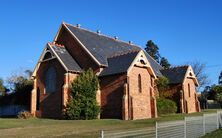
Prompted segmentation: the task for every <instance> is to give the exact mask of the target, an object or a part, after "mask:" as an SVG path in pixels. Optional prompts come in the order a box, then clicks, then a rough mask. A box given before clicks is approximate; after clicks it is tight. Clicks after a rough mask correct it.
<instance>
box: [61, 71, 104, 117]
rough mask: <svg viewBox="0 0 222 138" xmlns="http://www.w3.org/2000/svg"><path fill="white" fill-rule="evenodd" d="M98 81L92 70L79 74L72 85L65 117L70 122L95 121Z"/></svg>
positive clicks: (98, 110)
mask: <svg viewBox="0 0 222 138" xmlns="http://www.w3.org/2000/svg"><path fill="white" fill-rule="evenodd" d="M98 89H99V80H98V78H97V76H96V75H95V74H94V72H93V70H92V69H89V70H87V71H85V72H83V73H82V74H80V75H79V76H78V77H77V78H76V79H75V80H74V81H73V83H72V87H71V90H72V91H71V100H70V101H69V103H68V105H67V108H66V112H65V117H66V118H67V119H71V120H80V119H81V120H89V119H96V118H97V117H98V114H99V112H100V108H99V106H98V104H97V101H96V92H97V90H98Z"/></svg>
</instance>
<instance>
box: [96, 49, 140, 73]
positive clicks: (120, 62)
mask: <svg viewBox="0 0 222 138" xmlns="http://www.w3.org/2000/svg"><path fill="white" fill-rule="evenodd" d="M138 53H139V51H134V52H131V53H125V54H122V55H116V56H113V57H110V58H108V59H107V60H108V64H109V67H107V68H105V69H104V70H103V71H102V72H101V73H100V75H99V76H107V75H114V74H120V73H126V72H127V70H128V69H129V67H130V65H131V64H132V62H133V61H134V59H135V58H136V56H137V55H138Z"/></svg>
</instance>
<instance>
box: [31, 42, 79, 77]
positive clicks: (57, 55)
mask: <svg viewBox="0 0 222 138" xmlns="http://www.w3.org/2000/svg"><path fill="white" fill-rule="evenodd" d="M53 59H57V60H58V61H59V62H60V64H61V65H62V66H63V67H64V69H65V70H66V71H67V72H77V73H78V72H81V71H82V69H81V67H80V66H79V65H78V63H77V62H76V61H75V59H73V58H72V56H71V55H70V54H69V52H68V51H67V50H66V49H65V47H64V46H61V45H57V44H55V43H47V45H46V48H45V49H44V51H43V53H42V55H41V57H40V59H39V62H38V63H37V65H36V67H35V70H34V72H33V75H32V76H33V77H34V76H35V75H36V72H37V70H38V68H39V66H40V64H41V63H42V62H47V61H49V60H53Z"/></svg>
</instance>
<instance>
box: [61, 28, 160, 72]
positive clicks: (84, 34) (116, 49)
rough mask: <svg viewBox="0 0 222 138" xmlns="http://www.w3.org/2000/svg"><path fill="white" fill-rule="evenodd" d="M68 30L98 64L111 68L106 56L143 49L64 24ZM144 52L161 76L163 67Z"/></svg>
mask: <svg viewBox="0 0 222 138" xmlns="http://www.w3.org/2000/svg"><path fill="white" fill-rule="evenodd" d="M65 25H66V26H67V27H68V28H69V29H70V31H71V32H72V33H73V34H74V35H75V36H76V37H77V38H78V39H79V40H80V41H81V43H82V44H83V45H84V46H85V47H86V48H87V49H88V50H89V52H90V53H91V54H92V55H93V56H94V57H95V58H96V59H97V60H98V61H99V62H100V64H102V65H105V66H108V68H112V66H111V65H110V63H109V61H108V57H111V56H113V55H115V54H116V55H120V54H123V53H129V52H131V51H139V50H143V49H142V48H140V47H139V46H136V45H132V44H129V43H126V42H123V41H119V40H115V39H114V38H110V37H107V36H104V35H101V34H97V33H94V32H91V31H88V30H85V29H81V28H78V27H75V26H72V25H69V24H65ZM144 52H145V51H144ZM145 54H146V57H147V59H148V61H149V62H150V65H151V67H152V68H153V70H154V73H155V74H156V76H162V74H161V72H160V70H161V69H163V68H162V67H161V66H160V65H159V64H158V63H157V62H156V61H154V60H153V59H152V57H150V56H149V54H147V53H146V52H145Z"/></svg>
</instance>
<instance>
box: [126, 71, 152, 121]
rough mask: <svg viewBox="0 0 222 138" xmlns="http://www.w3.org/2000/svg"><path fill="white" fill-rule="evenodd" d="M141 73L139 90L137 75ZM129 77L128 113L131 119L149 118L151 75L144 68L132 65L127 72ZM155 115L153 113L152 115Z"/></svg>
mask: <svg viewBox="0 0 222 138" xmlns="http://www.w3.org/2000/svg"><path fill="white" fill-rule="evenodd" d="M139 74H140V75H141V87H142V89H141V92H140V91H139V86H138V75H139ZM128 77H129V82H128V83H129V95H130V99H131V100H130V101H131V105H130V106H131V108H130V110H131V111H129V113H130V114H131V117H130V118H131V119H133V120H135V119H146V118H151V117H152V115H151V112H152V111H151V109H155V107H153V108H151V94H152V95H153V96H154V92H153V86H151V78H150V77H151V76H150V74H149V72H148V71H147V69H146V68H141V67H133V68H132V70H131V71H130V72H129V74H128ZM154 116H155V115H154Z"/></svg>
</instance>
